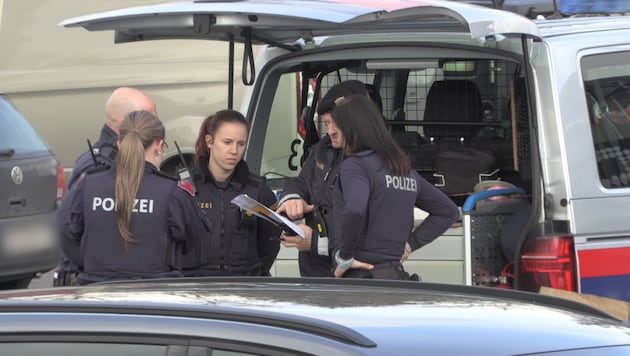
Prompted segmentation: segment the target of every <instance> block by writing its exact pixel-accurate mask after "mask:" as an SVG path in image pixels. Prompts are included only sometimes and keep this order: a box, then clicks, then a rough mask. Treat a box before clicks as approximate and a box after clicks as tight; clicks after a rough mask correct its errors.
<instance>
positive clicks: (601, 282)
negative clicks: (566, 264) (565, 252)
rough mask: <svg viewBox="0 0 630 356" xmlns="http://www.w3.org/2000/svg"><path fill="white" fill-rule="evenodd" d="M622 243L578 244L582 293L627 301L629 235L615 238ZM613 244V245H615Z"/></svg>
mask: <svg viewBox="0 0 630 356" xmlns="http://www.w3.org/2000/svg"><path fill="white" fill-rule="evenodd" d="M619 240H620V241H625V243H620V242H619V241H617V242H616V243H611V240H610V239H607V240H606V241H605V242H597V241H595V242H593V243H590V244H588V246H584V247H578V250H577V251H578V256H579V261H580V265H579V267H580V288H581V291H582V292H583V293H590V294H597V295H602V296H605V297H609V298H615V299H621V300H630V291H629V290H628V285H629V284H630V264H628V263H625V261H628V260H630V247H628V245H630V236H629V235H626V236H624V237H620V238H619ZM615 245H616V246H615Z"/></svg>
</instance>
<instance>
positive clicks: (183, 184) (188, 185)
mask: <svg viewBox="0 0 630 356" xmlns="http://www.w3.org/2000/svg"><path fill="white" fill-rule="evenodd" d="M177 186H178V187H180V188H182V189H183V190H185V191H186V192H188V194H190V195H191V196H193V197H194V196H195V193H196V192H195V187H194V186H193V184H192V182H191V181H190V180H188V179H182V180H179V181H177Z"/></svg>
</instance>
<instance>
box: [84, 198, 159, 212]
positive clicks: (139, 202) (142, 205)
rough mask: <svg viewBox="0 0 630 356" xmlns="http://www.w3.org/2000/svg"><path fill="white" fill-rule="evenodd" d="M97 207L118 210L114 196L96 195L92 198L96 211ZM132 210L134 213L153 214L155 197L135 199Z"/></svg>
mask: <svg viewBox="0 0 630 356" xmlns="http://www.w3.org/2000/svg"><path fill="white" fill-rule="evenodd" d="M97 209H103V210H104V211H114V210H116V202H115V201H114V198H101V197H94V199H92V210H93V211H96V210H97ZM131 211H132V212H134V213H145V214H152V213H153V199H134V201H133V209H132V210H131Z"/></svg>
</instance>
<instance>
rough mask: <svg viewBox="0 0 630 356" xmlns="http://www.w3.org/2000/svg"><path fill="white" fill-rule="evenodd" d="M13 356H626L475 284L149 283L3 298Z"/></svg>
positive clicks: (595, 320)
mask: <svg viewBox="0 0 630 356" xmlns="http://www.w3.org/2000/svg"><path fill="white" fill-rule="evenodd" d="M0 343H2V345H1V348H2V353H3V354H7V355H38V354H46V355H49V356H54V355H87V354H89V355H91V356H99V355H130V354H133V355H169V356H175V355H213V356H217V355H531V354H536V355H569V354H570V355H602V354H606V355H628V354H630V328H629V327H627V326H626V325H624V323H623V322H622V321H620V320H617V319H615V318H613V317H611V316H610V315H608V314H605V313H603V312H601V311H599V310H597V309H593V308H592V307H589V306H587V305H583V304H578V303H575V302H571V301H568V300H563V299H557V298H553V297H548V296H543V295H539V294H534V293H529V292H519V291H512V290H504V289H498V288H485V287H478V286H457V285H448V284H431V283H417V282H409V281H404V282H402V281H376V280H352V279H344V280H338V279H282V278H268V279H267V278H252V277H248V278H247V277H241V278H226V277H224V278H220V277H219V278H214V279H212V278H207V279H190V280H185V279H179V280H177V279H172V280H145V281H137V282H119V283H108V284H100V285H92V286H87V287H70V288H54V289H36V290H20V291H5V292H3V293H0Z"/></svg>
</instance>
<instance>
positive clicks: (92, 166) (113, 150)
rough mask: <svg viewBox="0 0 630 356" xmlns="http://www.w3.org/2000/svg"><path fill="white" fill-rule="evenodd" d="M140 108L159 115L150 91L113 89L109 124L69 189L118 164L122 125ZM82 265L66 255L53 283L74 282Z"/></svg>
mask: <svg viewBox="0 0 630 356" xmlns="http://www.w3.org/2000/svg"><path fill="white" fill-rule="evenodd" d="M139 110H145V111H149V112H150V113H152V114H153V115H157V111H156V105H155V102H154V101H153V99H152V98H151V97H150V96H149V95H147V94H146V93H144V92H142V91H140V90H138V89H135V88H130V87H120V88H118V89H116V90H114V91H113V92H112V94H111V95H110V97H109V99H108V100H107V102H106V104H105V123H104V124H103V127H102V128H101V133H100V136H99V138H98V141H96V142H95V143H94V144H93V145H92V146H91V147H89V149H88V151H85V152H83V153H82V154H81V155H80V156H79V157H78V158H77V160H76V161H75V163H74V166H73V168H72V173H71V174H70V177H69V178H68V180H67V185H68V188H69V189H70V188H72V187H73V186H74V185H75V183H76V182H77V179H79V178H80V177H81V175H83V174H85V173H88V172H90V171H99V170H104V169H107V168H109V167H112V166H113V165H114V163H115V161H116V155H117V154H118V145H117V140H118V132H119V129H120V124H121V123H122V121H123V119H124V118H125V116H126V115H127V114H128V113H129V112H132V111H139ZM81 268H82V267H81V266H74V265H72V263H71V262H70V260H69V259H67V258H65V257H63V258H62V259H61V261H60V263H59V268H58V269H57V270H56V271H55V273H54V275H53V285H54V286H68V285H72V284H73V281H74V280H75V279H76V275H77V273H78V272H79V271H80V269H81Z"/></svg>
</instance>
